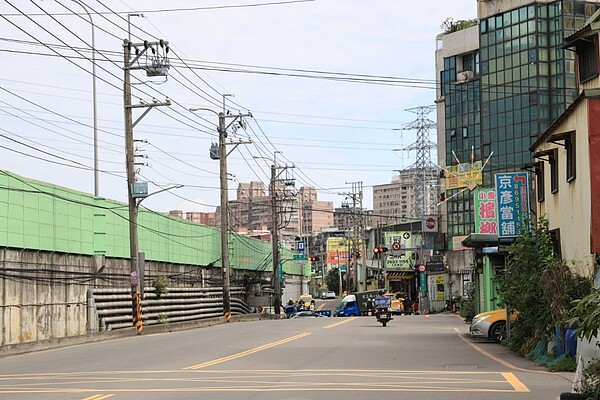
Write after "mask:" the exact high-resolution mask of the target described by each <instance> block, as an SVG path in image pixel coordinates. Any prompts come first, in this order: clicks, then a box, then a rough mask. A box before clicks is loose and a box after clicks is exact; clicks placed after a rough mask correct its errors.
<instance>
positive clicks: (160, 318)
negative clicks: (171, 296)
mask: <svg viewBox="0 0 600 400" xmlns="http://www.w3.org/2000/svg"><path fill="white" fill-rule="evenodd" d="M156 319H157V320H158V322H159V323H160V324H166V323H168V322H169V316H168V315H167V313H164V312H161V313H159V314H158V315H157V316H156Z"/></svg>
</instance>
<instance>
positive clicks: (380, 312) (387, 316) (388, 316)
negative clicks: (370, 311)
mask: <svg viewBox="0 0 600 400" xmlns="http://www.w3.org/2000/svg"><path fill="white" fill-rule="evenodd" d="M375 318H377V322H379V323H381V325H383V326H387V323H388V322H389V321H391V320H392V319H393V318H392V312H391V311H390V310H389V308H387V307H381V308H377V310H376V311H375Z"/></svg>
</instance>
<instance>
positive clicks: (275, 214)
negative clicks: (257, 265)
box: [257, 151, 295, 315]
mask: <svg viewBox="0 0 600 400" xmlns="http://www.w3.org/2000/svg"><path fill="white" fill-rule="evenodd" d="M277 153H278V152H277V151H276V152H275V154H274V155H273V164H272V165H271V182H270V184H269V190H270V192H271V219H272V221H271V224H272V228H271V243H272V246H273V291H274V295H275V301H274V304H273V305H274V307H275V310H274V311H275V315H279V314H280V313H281V284H280V280H279V277H280V275H281V272H280V270H279V268H280V254H279V211H278V209H277V207H278V199H277V184H276V183H277V181H278V178H279V176H280V175H281V174H282V173H283V172H284V171H287V170H288V169H290V168H295V167H294V165H291V166H284V167H279V166H278V165H277V159H276V157H275V156H276V155H277ZM257 158H260V157H257ZM278 169H281V171H279V172H278V171H277V170H278ZM284 184H286V185H287V183H284Z"/></svg>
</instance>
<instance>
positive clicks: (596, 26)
mask: <svg viewBox="0 0 600 400" xmlns="http://www.w3.org/2000/svg"><path fill="white" fill-rule="evenodd" d="M598 30H600V9H598V10H596V12H595V13H594V14H592V16H591V17H590V19H588V20H587V22H586V24H585V25H584V26H583V28H581V29H580V30H578V31H577V32H575V33H574V34H572V35H570V36H567V37H566V38H565V39H564V41H563V42H564V44H563V48H568V47H573V45H574V44H575V43H576V42H577V41H579V40H582V39H585V38H588V37H590V36H592V35H594V34H595V33H596V32H597V31H598Z"/></svg>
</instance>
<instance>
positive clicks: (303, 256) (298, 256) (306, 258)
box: [292, 254, 308, 261]
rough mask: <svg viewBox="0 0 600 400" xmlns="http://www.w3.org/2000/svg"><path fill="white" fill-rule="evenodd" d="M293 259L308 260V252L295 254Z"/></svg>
mask: <svg viewBox="0 0 600 400" xmlns="http://www.w3.org/2000/svg"><path fill="white" fill-rule="evenodd" d="M292 257H293V260H305V261H306V260H308V257H306V254H293V255H292Z"/></svg>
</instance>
